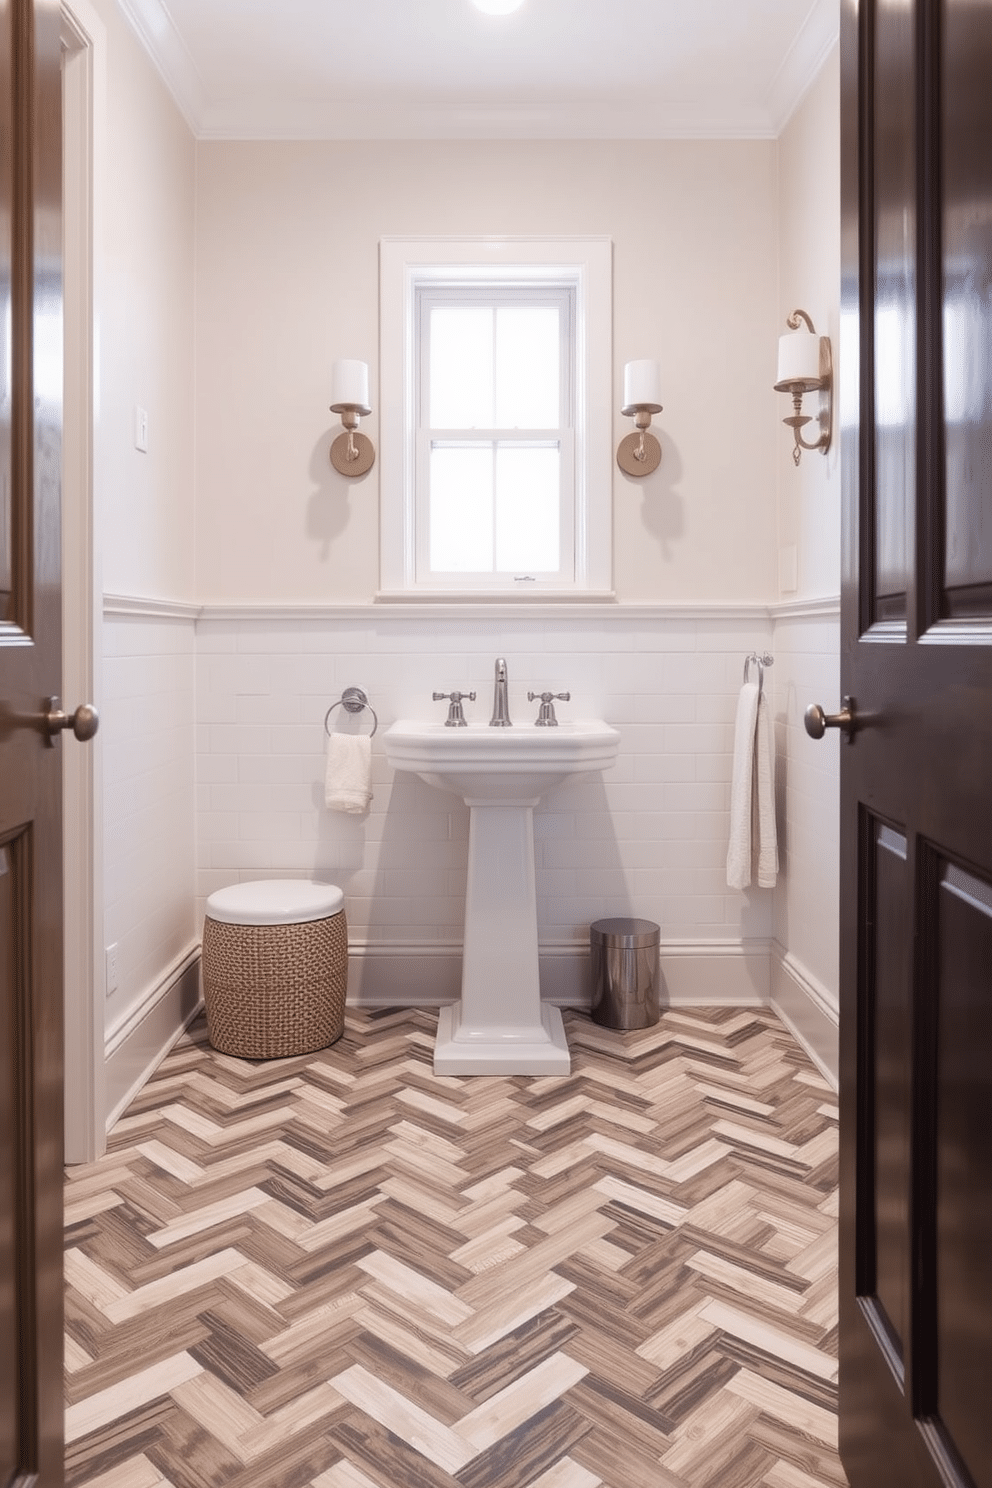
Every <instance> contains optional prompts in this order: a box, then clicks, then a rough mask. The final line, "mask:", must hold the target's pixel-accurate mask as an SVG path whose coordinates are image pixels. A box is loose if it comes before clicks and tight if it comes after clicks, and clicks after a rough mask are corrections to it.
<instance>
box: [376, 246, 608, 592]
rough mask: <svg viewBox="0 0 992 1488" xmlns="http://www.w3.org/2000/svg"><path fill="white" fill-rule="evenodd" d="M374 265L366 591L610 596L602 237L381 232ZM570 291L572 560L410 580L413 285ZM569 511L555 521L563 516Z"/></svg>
mask: <svg viewBox="0 0 992 1488" xmlns="http://www.w3.org/2000/svg"><path fill="white" fill-rule="evenodd" d="M379 265H380V335H381V346H380V364H379V365H380V410H379V414H380V423H379V427H380V441H379V442H380V558H381V573H380V585H381V588H380V591H379V594H378V595H377V598H378V599H380V600H389V599H401V600H410V599H449V600H450V599H464V600H478V599H483V598H498V599H505V600H508V601H512V600H521V599H522V600H528V599H529V600H533V599H538V598H540V599H576V598H581V599H588V598H601V599H612V598H614V595H613V590H612V582H613V559H612V539H613V501H612V495H613V484H612V408H611V403H612V382H613V377H612V366H613V357H612V266H613V252H612V243H611V240H610V239H609V238H582V239H576V238H552V239H535V238H486V239H483V238H456V239H441V240H438V239H427V238H413V239H411V238H383V239H382V240H381V241H380V245H379ZM535 283H538V284H549V285H560V286H563V287H566V288H569V289H572V290H573V291H574V295H575V324H574V337H575V341H574V425H573V430H574V501H573V502H571V503H569V505H570V518H571V521H572V523H573V524H574V541H573V552H574V563H573V564H572V565H571V566H570V571H569V572H568V573H567V574H565V575H552V576H548V575H541V576H534V577H531V576H528V577H527V578H518V576H515V575H512V574H511V575H483V576H476V575H458V576H451V577H450V578H447V579H443V580H442V579H440V578H439V577H432V578H430V579H428V580H425V579H424V578H423V577H422V576H418V532H417V516H418V512H417V466H418V458H422V453H421V452H419V451H418V408H417V403H416V397H417V389H418V384H419V376H418V372H419V369H418V366H417V355H418V345H419V338H418V335H417V325H416V313H417V303H418V289H420V288H425V289H429V288H430V287H431V286H434V285H449V286H450V285H459V284H463V285H465V286H466V287H471V286H473V285H489V286H492V285H505V286H506V288H507V289H508V290H512V289H513V287H514V286H518V287H519V286H522V285H525V284H535ZM568 520H569V516H566V523H567V522H568Z"/></svg>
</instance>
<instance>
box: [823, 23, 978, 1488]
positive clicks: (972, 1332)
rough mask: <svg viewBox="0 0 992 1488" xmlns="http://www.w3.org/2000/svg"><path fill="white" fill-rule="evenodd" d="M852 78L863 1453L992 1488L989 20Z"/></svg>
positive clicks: (848, 422) (856, 1374) (845, 801)
mask: <svg viewBox="0 0 992 1488" xmlns="http://www.w3.org/2000/svg"><path fill="white" fill-rule="evenodd" d="M842 75H843V89H844V98H843V100H842V111H841V114H842V134H843V138H842V161H843V165H842V191H843V208H842V215H843V223H842V238H843V244H844V249H843V261H844V281H843V289H842V296H843V304H842V323H843V324H844V325H845V326H846V327H847V330H846V332H845V341H844V346H843V348H842V377H843V378H844V381H845V390H844V391H845V395H844V397H843V400H842V403H843V407H844V410H845V415H844V417H845V423H844V428H843V430H842V462H843V481H844V570H843V580H842V583H843V596H842V657H841V679H842V680H841V690H842V692H843V693H845V694H848V695H850V696H851V697H852V698H853V699H854V708H855V720H856V721H855V729H854V732H853V735H852V736H851V738H850V740H849V742H847V743H845V744H844V745H843V748H842V765H841V817H842V820H841V857H842V883H841V926H842V946H841V1255H840V1287H841V1295H840V1310H841V1327H840V1351H841V1370H840V1381H841V1452H842V1457H843V1461H844V1465H845V1468H846V1470H847V1473H848V1476H849V1478H850V1481H851V1483H852V1485H853V1488H876V1485H877V1484H879V1483H898V1484H899V1485H900V1488H936V1485H937V1484H942V1485H943V1488H992V1449H990V1447H989V1431H988V1404H989V1385H988V1381H989V1379H992V1259H990V1257H992V1159H990V1156H989V1152H990V1142H989V1133H990V1131H992V975H990V968H992V789H990V785H989V780H990V775H989V761H990V760H992V603H990V601H992V583H990V579H992V357H990V355H989V352H990V349H992V341H990V335H989V333H990V331H992V267H990V265H992V164H990V162H992V103H990V94H992V90H990V88H989V83H988V79H989V78H990V77H992V5H989V4H988V3H978V0H843V8H842ZM899 554H901V555H903V559H904V563H905V573H904V575H903V583H902V592H901V593H900V592H897V590H898V585H897V579H898V577H899V576H898V573H897V571H896V570H897V567H898V563H897V558H896V556H895V555H899Z"/></svg>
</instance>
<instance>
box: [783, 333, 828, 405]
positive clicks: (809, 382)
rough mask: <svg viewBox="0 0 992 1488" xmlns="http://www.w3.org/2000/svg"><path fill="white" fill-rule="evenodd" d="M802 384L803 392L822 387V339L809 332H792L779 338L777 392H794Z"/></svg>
mask: <svg viewBox="0 0 992 1488" xmlns="http://www.w3.org/2000/svg"><path fill="white" fill-rule="evenodd" d="M797 383H802V385H803V392H806V393H811V392H812V391H813V389H814V388H818V387H819V386H820V338H819V336H812V335H810V333H809V331H805V330H804V331H790V332H789V333H788V334H787V335H785V336H779V338H778V377H777V379H776V382H775V388H776V391H777V392H780V393H786V392H790V393H791V392H792V391H793V389H794V388H795V386H796V384H797Z"/></svg>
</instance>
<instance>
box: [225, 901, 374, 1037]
mask: <svg viewBox="0 0 992 1488" xmlns="http://www.w3.org/2000/svg"><path fill="white" fill-rule="evenodd" d="M347 992H348V926H347V922H346V920H345V916H344V911H343V910H342V911H341V913H340V914H335V915H328V916H327V917H326V918H324V919H320V920H307V921H305V922H303V923H301V924H289V925H230V924H227V923H226V922H225V921H222V920H212V919H211V918H210V916H209V915H208V916H207V917H206V919H205V920H204V923H203V1000H204V1002H205V1003H206V1007H207V1033H208V1036H209V1038H210V1042H211V1043H212V1044H213V1046H214V1048H215V1049H219V1050H220V1051H221V1053H222V1054H235V1055H237V1056H238V1058H240V1059H283V1058H286V1057H287V1056H288V1055H292V1054H310V1053H312V1052H313V1051H314V1050H315V1049H325V1048H326V1047H327V1045H328V1044H333V1043H334V1041H335V1039H338V1038H340V1037H341V1033H342V1031H343V1029H344V1004H345V997H346V996H347Z"/></svg>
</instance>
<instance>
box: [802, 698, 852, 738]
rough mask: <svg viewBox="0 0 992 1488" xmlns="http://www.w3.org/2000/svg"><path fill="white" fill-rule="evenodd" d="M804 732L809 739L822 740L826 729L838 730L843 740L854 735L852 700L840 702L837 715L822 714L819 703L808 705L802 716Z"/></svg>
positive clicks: (847, 699) (845, 699) (846, 699)
mask: <svg viewBox="0 0 992 1488" xmlns="http://www.w3.org/2000/svg"><path fill="white" fill-rule="evenodd" d="M803 723H804V724H805V725H806V732H807V733H808V734H809V736H810V738H811V739H822V738H823V736H824V734H825V733H826V732H827V729H830V728H835V729H840V731H841V733H842V734H843V735H844V737H845V738H847V739H850V738H851V735H852V734H853V733H854V699H853V698H852V697H846V698H844V699H843V700H842V702H841V707H840V712H839V713H824V711H823V709H822V708H821V707H820V705H819V703H810V705H809V707H808V708H807V709H806V712H805V714H804V715H803Z"/></svg>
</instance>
